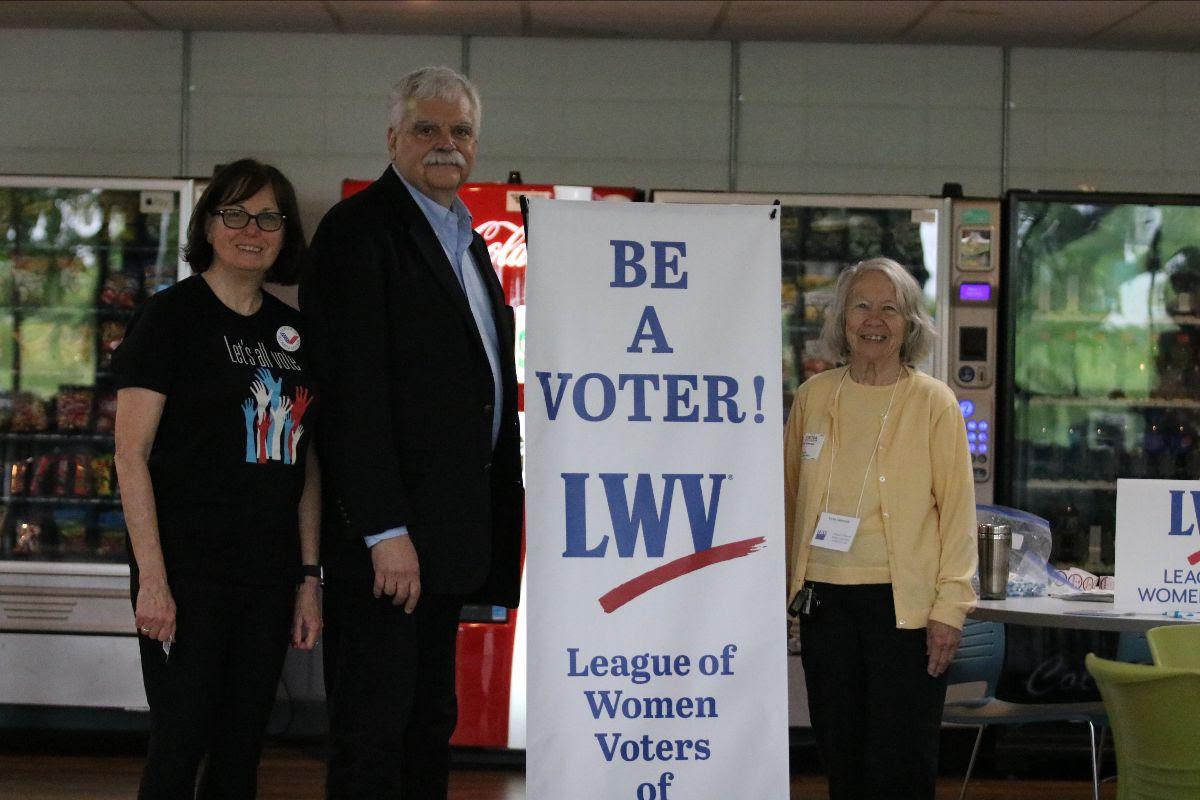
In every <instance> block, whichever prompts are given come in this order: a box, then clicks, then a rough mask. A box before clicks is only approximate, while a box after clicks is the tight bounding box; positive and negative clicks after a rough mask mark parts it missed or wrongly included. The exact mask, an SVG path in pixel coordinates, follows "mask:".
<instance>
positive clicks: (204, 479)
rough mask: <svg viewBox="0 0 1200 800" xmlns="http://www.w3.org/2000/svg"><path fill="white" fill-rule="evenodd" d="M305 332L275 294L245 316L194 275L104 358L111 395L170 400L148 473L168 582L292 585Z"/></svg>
mask: <svg viewBox="0 0 1200 800" xmlns="http://www.w3.org/2000/svg"><path fill="white" fill-rule="evenodd" d="M302 330H303V326H302V322H301V317H300V312H298V311H296V310H295V309H293V308H291V307H289V306H288V305H286V304H285V303H283V302H281V301H280V300H278V299H277V298H275V297H272V296H271V295H269V294H266V293H264V294H263V302H262V306H261V307H260V308H259V310H258V311H256V312H255V313H254V314H251V315H250V316H242V315H241V314H238V313H237V312H235V311H233V310H232V309H230V308H229V307H228V306H226V305H225V304H224V303H222V302H221V301H220V300H219V299H218V298H217V296H216V295H215V294H214V293H213V291H212V289H211V288H210V287H209V285H208V283H207V282H206V281H205V280H204V279H203V278H202V277H201V276H199V275H194V276H192V277H189V278H186V279H185V280H183V281H180V282H179V283H178V284H176V285H175V286H173V287H171V288H169V289H166V290H164V291H162V292H160V293H158V294H156V295H154V296H153V297H151V298H150V299H149V300H148V301H146V304H145V305H144V306H143V307H142V309H141V310H140V311H139V312H138V313H137V315H136V316H134V318H133V319H132V320H131V321H130V323H129V327H128V328H127V330H126V332H125V339H124V341H123V342H122V343H121V346H120V347H119V348H117V351H116V353H115V354H114V356H113V371H114V373H115V377H116V385H117V388H118V389H124V388H130V387H140V388H144V389H150V390H152V391H155V392H159V393H161V394H164V395H166V398H167V399H166V404H165V405H164V407H163V413H162V418H161V420H160V421H159V424H158V430H157V432H156V434H155V437H154V445H153V447H152V449H151V451H150V462H149V467H150V479H151V482H152V484H153V487H154V502H155V505H156V508H157V512H158V526H159V536H160V538H161V540H162V549H163V557H164V559H165V560H166V566H167V572H168V577H172V576H177V575H181V574H190V575H194V576H203V577H207V578H215V579H219V580H225V581H232V582H237V583H253V584H274V583H284V582H287V583H291V582H294V581H295V580H296V579H297V575H298V574H299V565H300V543H299V524H298V513H297V509H298V505H299V502H300V495H301V493H302V491H303V489H304V457H305V453H306V452H307V450H308V445H309V443H310V442H312V441H313V428H314V427H315V426H314V423H315V418H316V413H315V411H316V409H315V406H314V403H313V400H314V394H315V392H314V384H313V378H312V376H311V373H309V371H308V369H307V365H306V362H305V357H304V356H305V353H304V347H303V341H302V339H301V332H302ZM131 558H132V556H131ZM134 566H136V565H134Z"/></svg>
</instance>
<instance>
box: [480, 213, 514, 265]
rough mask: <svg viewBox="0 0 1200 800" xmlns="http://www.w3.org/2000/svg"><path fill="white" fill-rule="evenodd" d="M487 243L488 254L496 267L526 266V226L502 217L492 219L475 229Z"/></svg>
mask: <svg viewBox="0 0 1200 800" xmlns="http://www.w3.org/2000/svg"><path fill="white" fill-rule="evenodd" d="M475 232H476V233H478V234H479V235H480V236H482V237H483V241H484V242H485V243H486V244H487V249H488V255H489V256H491V259H492V265H493V266H494V267H495V268H496V269H504V268H505V267H520V268H521V269H524V268H525V262H526V260H527V258H526V255H525V228H524V227H522V226H520V225H517V224H516V223H513V222H507V221H506V220H502V219H492V220H488V221H487V222H485V223H483V224H482V225H480V226H479V227H477V228H476V229H475Z"/></svg>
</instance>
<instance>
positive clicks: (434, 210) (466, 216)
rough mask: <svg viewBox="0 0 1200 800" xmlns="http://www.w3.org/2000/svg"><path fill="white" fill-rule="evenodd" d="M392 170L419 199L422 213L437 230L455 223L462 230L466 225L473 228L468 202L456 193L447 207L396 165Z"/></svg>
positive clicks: (418, 202) (414, 197)
mask: <svg viewBox="0 0 1200 800" xmlns="http://www.w3.org/2000/svg"><path fill="white" fill-rule="evenodd" d="M392 172H395V173H396V177H397V178H399V179H400V182H401V183H403V184H404V186H405V187H406V188H407V189H408V192H409V194H411V195H412V196H413V199H414V200H416V201H417V207H418V208H420V209H421V213H422V214H424V215H425V219H427V220H428V221H429V224H430V225H432V226H433V229H434V230H435V231H437V230H443V229H445V228H447V227H450V226H451V225H453V227H455V228H457V229H458V230H459V231H460V232H461V231H462V229H463V228H464V227H465V228H466V229H467V230H470V229H471V228H472V224H471V223H472V219H471V212H470V211H469V210H468V209H467V205H466V203H464V202H463V201H462V200H461V199H459V198H458V196H457V195H456V196H455V198H454V202H453V203H451V204H450V207H449V208H446V207H445V206H444V205H442V204H441V203H439V202H437V201H436V200H434V199H433V198H432V197H430V196H429V195H427V194H425V193H424V192H422V191H421V190H420V189H418V188H417V187H415V186H413V185H412V184H411V183H409V182H408V181H407V180H405V179H404V176H403V175H401V174H400V170H398V169H396V165H395V164H392Z"/></svg>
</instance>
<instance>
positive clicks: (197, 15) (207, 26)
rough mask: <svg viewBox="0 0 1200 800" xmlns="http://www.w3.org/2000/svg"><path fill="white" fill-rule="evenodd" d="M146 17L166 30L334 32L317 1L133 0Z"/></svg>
mask: <svg viewBox="0 0 1200 800" xmlns="http://www.w3.org/2000/svg"><path fill="white" fill-rule="evenodd" d="M130 4H131V5H133V6H135V7H137V8H138V9H140V10H141V11H142V12H144V13H145V14H146V15H147V16H149V17H150V18H152V19H154V20H155V21H156V22H158V23H159V24H160V25H161V26H162V27H163V28H166V29H167V30H185V31H272V32H278V33H334V32H336V31H337V28H336V27H335V25H334V20H333V17H331V16H330V15H329V12H328V11H327V10H326V9H325V4H324V3H321V2H319V0H293V1H292V2H285V1H284V0H254V1H253V2H247V0H229V1H228V2H222V3H212V2H200V0H132V2H131V3H130Z"/></svg>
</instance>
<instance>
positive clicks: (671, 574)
mask: <svg viewBox="0 0 1200 800" xmlns="http://www.w3.org/2000/svg"><path fill="white" fill-rule="evenodd" d="M766 543H767V540H766V538H765V537H763V536H756V537H755V538H753V539H743V540H742V541H740V542H730V543H729V544H722V545H718V546H717V547H710V548H709V549H707V550H701V551H700V552H699V553H692V554H691V555H690V556H683V557H682V558H677V559H675V560H674V561H671V562H669V563H667V564H663V565H662V566H661V567H655V568H654V569H652V570H650V571H649V572H644V573H642V574H641V575H638V576H637V577H636V578H632V579H630V580H627V581H625V582H624V583H622V584H621V585H620V586H617V587H616V588H614V589H612V590H611V591H609V592H606V593H605V594H604V595H602V596H601V597H600V607H601V608H603V609H604V613H605V614H611V613H612V612H614V611H616V610H617V609H618V608H620V607H621V606H623V605H625V604H626V603H628V602H629V601H630V600H632V599H634V598H635V597H637V596H638V595H642V594H645V593H646V592H648V591H650V590H651V589H653V588H654V587H656V586H662V585H663V584H664V583H666V582H667V581H670V580H674V579H675V578H678V577H679V576H681V575H686V574H688V573H689V572H695V571H696V570H698V569H703V568H704V567H707V566H711V565H712V564H719V563H721V562H722V561H730V560H732V559H735V558H741V557H742V556H748V555H750V554H751V553H753V552H755V551H757V550H761V549H762V548H763V546H764V545H765V544H766Z"/></svg>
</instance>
